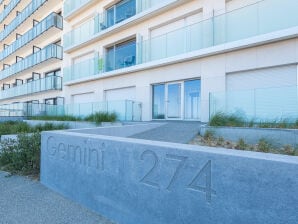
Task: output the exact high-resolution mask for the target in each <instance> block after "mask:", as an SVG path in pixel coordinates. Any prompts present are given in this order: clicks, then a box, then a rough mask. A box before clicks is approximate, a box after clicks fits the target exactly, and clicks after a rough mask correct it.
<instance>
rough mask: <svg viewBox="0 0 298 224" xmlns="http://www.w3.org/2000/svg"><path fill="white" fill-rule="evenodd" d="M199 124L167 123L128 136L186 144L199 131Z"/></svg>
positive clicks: (187, 122) (185, 122) (189, 122)
mask: <svg viewBox="0 0 298 224" xmlns="http://www.w3.org/2000/svg"><path fill="white" fill-rule="evenodd" d="M201 124H202V123H201V122H194V121H167V122H165V124H164V125H161V126H158V127H156V128H153V129H150V130H146V131H144V132H141V133H137V134H134V135H130V136H129V137H131V138H137V139H146V140H154V141H164V142H175V143H188V142H189V141H191V140H192V139H193V138H194V137H195V136H196V135H197V134H198V133H199V131H200V127H201Z"/></svg>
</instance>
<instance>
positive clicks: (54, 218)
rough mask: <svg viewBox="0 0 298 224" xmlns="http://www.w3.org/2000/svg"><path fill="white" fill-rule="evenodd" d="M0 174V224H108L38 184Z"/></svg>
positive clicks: (105, 220)
mask: <svg viewBox="0 0 298 224" xmlns="http://www.w3.org/2000/svg"><path fill="white" fill-rule="evenodd" d="M6 176H7V173H5V172H0V224H35V223H36V224H40V223H42V224H76V223H77V224H83V223H84V224H85V223H86V224H89V223H90V224H112V222H110V221H108V220H107V219H105V218H104V217H101V216H99V215H97V214H95V213H94V212H92V211H90V210H87V209H86V208H84V207H82V206H80V205H79V204H77V203H75V202H73V201H70V200H68V199H66V198H64V197H62V196H60V195H59V194H57V193H54V192H53V191H51V190H49V189H47V188H46V187H44V186H43V185H41V184H40V183H39V182H38V181H33V180H30V179H28V178H24V177H19V176H11V177H6Z"/></svg>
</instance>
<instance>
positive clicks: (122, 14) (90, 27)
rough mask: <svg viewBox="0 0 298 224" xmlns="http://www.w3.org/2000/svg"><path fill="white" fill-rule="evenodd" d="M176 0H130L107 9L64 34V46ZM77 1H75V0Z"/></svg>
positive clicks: (77, 42) (74, 43) (76, 42)
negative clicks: (114, 7) (117, 6)
mask: <svg viewBox="0 0 298 224" xmlns="http://www.w3.org/2000/svg"><path fill="white" fill-rule="evenodd" d="M173 1H175V0H159V1H156V0H154V1H150V0H142V1H135V0H129V1H127V2H126V3H125V7H124V6H122V5H123V4H122V5H121V7H120V6H119V9H118V10H117V9H116V10H115V9H114V10H111V9H109V10H107V11H106V12H105V13H102V14H97V15H96V16H95V17H93V18H92V19H90V20H89V21H87V22H85V23H84V24H83V25H81V26H80V27H78V28H76V29H74V30H72V31H70V32H68V33H66V34H65V35H64V43H63V46H64V48H69V47H72V46H75V45H78V44H80V43H83V42H85V41H88V40H90V39H92V38H93V37H94V36H95V35H97V34H98V33H100V32H101V31H103V30H105V29H107V28H109V27H112V26H114V25H115V24H117V23H120V22H122V21H124V20H126V19H128V18H130V17H132V16H134V15H136V14H139V13H141V12H143V11H145V10H147V9H148V8H151V7H153V6H155V5H157V4H160V3H163V2H173ZM74 2H75V1H74Z"/></svg>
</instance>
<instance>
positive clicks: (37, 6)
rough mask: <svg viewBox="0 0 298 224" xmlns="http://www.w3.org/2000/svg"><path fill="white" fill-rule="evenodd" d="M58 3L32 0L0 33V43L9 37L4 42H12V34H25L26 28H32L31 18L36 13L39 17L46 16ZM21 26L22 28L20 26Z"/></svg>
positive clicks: (55, 1) (52, 0) (56, 0)
mask: <svg viewBox="0 0 298 224" xmlns="http://www.w3.org/2000/svg"><path fill="white" fill-rule="evenodd" d="M59 2H60V1H58V0H51V1H48V0H32V1H31V2H30V3H29V4H28V5H27V6H26V8H25V9H23V10H22V12H20V13H19V14H18V16H16V17H15V19H14V20H13V21H12V22H11V23H10V24H8V25H7V26H6V28H5V29H4V30H3V31H2V32H1V33H0V41H3V40H5V39H6V38H8V37H10V38H9V40H6V42H8V43H9V42H12V41H13V39H14V36H13V34H16V33H21V34H22V33H25V32H26V31H27V29H28V27H31V26H32V20H30V19H29V18H31V17H32V16H33V14H34V13H36V12H37V11H38V13H40V15H44V14H47V13H48V11H50V10H51V9H52V8H53V7H55V6H57V4H58V3H59ZM21 24H22V26H21Z"/></svg>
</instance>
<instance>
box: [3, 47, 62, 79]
mask: <svg viewBox="0 0 298 224" xmlns="http://www.w3.org/2000/svg"><path fill="white" fill-rule="evenodd" d="M62 58H63V49H62V47H61V46H59V45H56V44H50V45H48V46H46V47H45V48H43V49H42V50H40V51H38V52H36V53H34V54H31V55H29V56H28V57H26V58H24V59H23V60H21V61H19V62H17V63H15V64H13V65H11V66H10V67H8V68H6V69H4V70H2V71H0V80H3V79H5V78H7V77H10V76H12V75H15V74H18V73H21V72H25V71H26V72H28V70H29V69H31V68H34V69H36V68H37V66H38V65H39V66H45V63H47V64H51V63H53V62H54V61H55V60H57V59H58V60H62Z"/></svg>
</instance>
